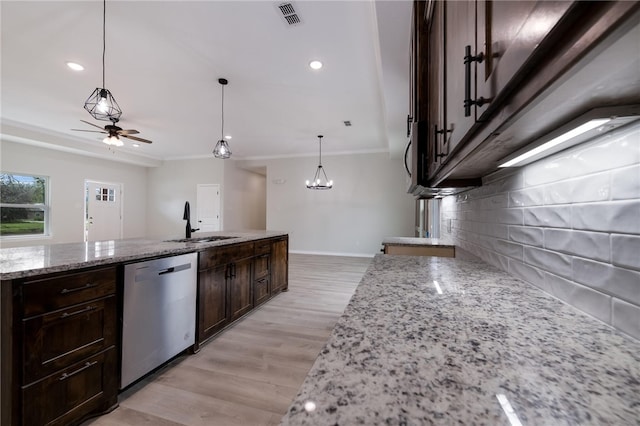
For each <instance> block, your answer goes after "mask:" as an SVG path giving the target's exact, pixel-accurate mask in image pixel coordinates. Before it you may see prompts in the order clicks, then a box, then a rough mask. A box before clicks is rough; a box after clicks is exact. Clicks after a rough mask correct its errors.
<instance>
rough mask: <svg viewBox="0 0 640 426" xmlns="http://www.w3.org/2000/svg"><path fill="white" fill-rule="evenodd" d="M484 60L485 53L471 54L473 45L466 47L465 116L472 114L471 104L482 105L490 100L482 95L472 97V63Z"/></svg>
mask: <svg viewBox="0 0 640 426" xmlns="http://www.w3.org/2000/svg"><path fill="white" fill-rule="evenodd" d="M482 61H484V53H482V52H480V53H479V54H478V55H476V56H472V55H471V46H470V45H466V46H465V47H464V116H465V117H469V116H471V106H473V105H478V106H482V105H484V104H485V103H487V102H489V100H488V99H485V98H483V97H480V98H478V99H476V100H473V99H471V63H472V62H477V63H482Z"/></svg>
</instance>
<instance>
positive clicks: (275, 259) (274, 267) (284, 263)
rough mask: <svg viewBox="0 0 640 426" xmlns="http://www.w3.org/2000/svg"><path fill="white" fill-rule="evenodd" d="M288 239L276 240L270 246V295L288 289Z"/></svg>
mask: <svg viewBox="0 0 640 426" xmlns="http://www.w3.org/2000/svg"><path fill="white" fill-rule="evenodd" d="M288 247H289V238H288V237H284V238H278V239H276V240H275V241H273V243H272V245H271V294H272V295H275V294H276V293H279V292H281V291H287V290H288V289H289V248H288Z"/></svg>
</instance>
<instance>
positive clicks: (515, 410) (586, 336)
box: [282, 250, 640, 426]
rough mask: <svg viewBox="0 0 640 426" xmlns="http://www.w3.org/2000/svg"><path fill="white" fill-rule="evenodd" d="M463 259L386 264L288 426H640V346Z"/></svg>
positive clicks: (358, 295) (339, 331) (368, 280)
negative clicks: (630, 425)
mask: <svg viewBox="0 0 640 426" xmlns="http://www.w3.org/2000/svg"><path fill="white" fill-rule="evenodd" d="M456 256H457V258H455V259H449V258H439V257H417V256H392V255H377V256H376V257H375V258H374V260H373V262H372V264H371V266H370V267H369V269H368V270H367V272H366V273H365V275H364V277H363V279H362V281H361V283H360V284H359V286H358V288H357V289H356V292H355V294H354V296H353V297H352V299H351V301H350V302H349V305H348V306H347V308H346V309H345V312H344V314H343V315H342V317H341V318H340V320H339V321H338V323H337V325H336V326H335V328H334V330H333V331H332V334H331V336H330V338H329V340H328V342H327V344H326V345H325V347H324V348H323V350H322V351H321V353H320V355H319V356H318V358H317V360H316V362H315V364H314V365H313V367H312V369H311V371H310V372H309V375H308V376H307V378H306V380H305V382H304V384H303V385H302V387H301V389H300V391H299V393H298V395H297V396H296V398H295V400H294V402H293V403H292V405H291V406H290V408H289V411H288V413H287V414H286V415H285V417H284V418H283V419H282V425H284V426H287V425H320V424H323V425H329V424H330V425H356V424H365V425H377V424H385V425H423V424H490V425H508V424H509V423H510V420H509V418H508V416H511V417H513V416H517V417H518V418H519V421H521V422H522V424H525V425H527V424H528V425H543V424H544V425H550V424H553V425H566V424H637V423H638V422H639V421H640V343H638V342H637V341H635V340H633V339H631V338H629V337H626V336H623V335H621V334H620V333H618V332H616V331H615V330H613V329H612V328H610V327H609V326H607V325H605V324H604V323H601V322H599V321H597V320H595V319H593V318H591V317H588V316H586V315H585V314H583V313H581V312H579V311H577V310H576V309H574V308H572V307H570V306H568V305H566V304H564V303H562V302H560V301H559V300H557V299H554V298H553V297H551V296H549V295H547V294H545V293H543V292H541V291H540V290H538V289H537V288H535V287H533V286H531V285H529V284H527V283H525V282H523V281H520V280H518V279H516V278H513V277H511V276H509V275H507V274H506V273H505V272H503V271H500V270H498V269H496V268H494V267H492V266H489V265H487V264H486V263H484V262H482V261H480V260H477V259H473V258H466V257H465V256H464V253H463V252H462V251H461V250H459V251H458V252H457V253H456ZM507 413H508V414H507ZM512 424H518V423H512Z"/></svg>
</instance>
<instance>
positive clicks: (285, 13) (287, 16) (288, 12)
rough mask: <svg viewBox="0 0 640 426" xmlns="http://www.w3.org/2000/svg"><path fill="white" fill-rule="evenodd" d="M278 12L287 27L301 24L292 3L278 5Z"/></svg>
mask: <svg viewBox="0 0 640 426" xmlns="http://www.w3.org/2000/svg"><path fill="white" fill-rule="evenodd" d="M278 10H280V13H282V17H283V18H284V20H285V21H286V23H287V24H288V25H298V24H300V23H302V21H301V20H300V16H299V15H298V14H297V13H296V9H295V8H294V7H293V3H292V2H288V3H280V4H278Z"/></svg>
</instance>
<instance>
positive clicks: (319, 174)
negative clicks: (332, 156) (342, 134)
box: [306, 135, 333, 189]
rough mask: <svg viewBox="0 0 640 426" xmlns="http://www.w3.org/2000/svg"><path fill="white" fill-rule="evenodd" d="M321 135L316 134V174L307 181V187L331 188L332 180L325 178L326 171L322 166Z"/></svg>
mask: <svg viewBox="0 0 640 426" xmlns="http://www.w3.org/2000/svg"><path fill="white" fill-rule="evenodd" d="M322 138H323V136H322V135H318V142H319V147H320V148H319V149H320V155H319V156H318V168H317V169H316V174H315V175H314V176H313V180H312V181H307V182H306V183H307V188H309V189H331V188H332V187H333V181H332V180H329V178H327V173H326V172H325V171H324V168H323V167H322Z"/></svg>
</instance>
